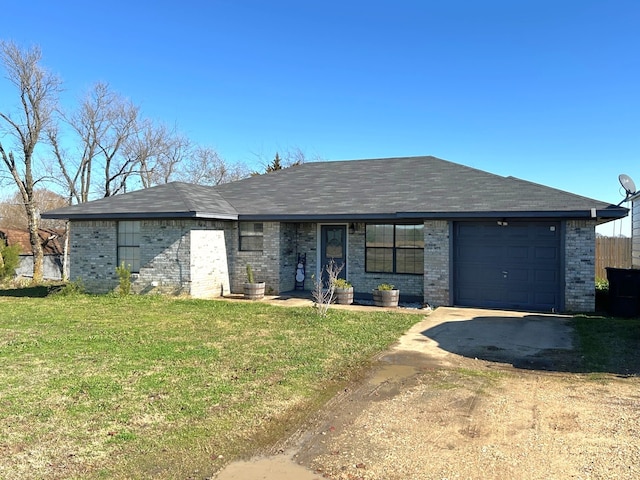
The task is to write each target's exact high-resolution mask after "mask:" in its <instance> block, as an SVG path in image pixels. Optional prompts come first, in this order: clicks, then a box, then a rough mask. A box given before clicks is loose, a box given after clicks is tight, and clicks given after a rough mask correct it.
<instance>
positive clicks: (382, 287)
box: [378, 283, 396, 290]
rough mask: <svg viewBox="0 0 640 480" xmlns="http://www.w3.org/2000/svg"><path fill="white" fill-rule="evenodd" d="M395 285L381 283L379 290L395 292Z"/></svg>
mask: <svg viewBox="0 0 640 480" xmlns="http://www.w3.org/2000/svg"><path fill="white" fill-rule="evenodd" d="M395 288H396V287H395V285H391V284H390V283H381V284H380V285H378V290H395Z"/></svg>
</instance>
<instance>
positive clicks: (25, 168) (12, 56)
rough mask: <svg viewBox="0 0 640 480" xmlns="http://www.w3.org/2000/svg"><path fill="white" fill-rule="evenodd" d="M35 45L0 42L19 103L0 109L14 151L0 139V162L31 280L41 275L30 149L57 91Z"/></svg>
mask: <svg viewBox="0 0 640 480" xmlns="http://www.w3.org/2000/svg"><path fill="white" fill-rule="evenodd" d="M41 58H42V54H41V52H40V49H39V48H38V47H32V48H30V49H28V50H22V49H20V48H19V47H18V46H17V45H16V44H15V43H13V42H0V60H1V61H2V63H3V64H4V67H5V70H6V72H7V79H8V80H9V81H10V82H11V83H12V84H13V85H14V86H15V87H16V88H17V90H18V96H19V99H20V106H19V107H18V108H17V109H16V112H15V114H13V115H12V114H11V113H9V112H8V111H0V120H2V123H1V125H0V129H2V131H4V132H5V133H7V134H8V135H9V136H10V137H12V138H13V139H14V140H15V142H14V147H15V148H16V151H14V150H12V149H10V147H6V146H5V145H3V144H2V143H0V157H1V158H2V164H3V165H4V167H6V169H7V170H8V172H9V173H10V175H11V177H12V178H13V181H14V182H15V184H16V186H17V188H18V191H19V193H20V196H21V197H22V203H23V204H24V208H25V212H26V215H27V221H28V228H29V238H30V243H31V249H32V251H33V281H34V283H38V282H41V281H42V278H43V271H44V270H43V260H44V257H43V250H42V245H41V243H40V237H39V235H38V233H39V232H38V230H39V220H40V214H39V211H38V206H37V203H36V202H35V197H34V191H35V186H36V184H37V182H38V181H39V180H40V178H36V173H35V171H34V170H35V168H34V167H35V166H34V151H35V149H36V146H37V145H38V142H39V141H40V135H41V134H42V133H43V132H44V131H46V130H47V129H48V128H49V127H50V126H51V125H52V123H53V121H54V120H53V113H54V111H55V108H56V104H57V100H58V93H59V91H60V84H61V82H60V80H59V78H58V77H57V76H56V75H54V74H52V73H50V72H48V71H47V70H46V69H44V68H43V67H42V66H41V65H40V60H41Z"/></svg>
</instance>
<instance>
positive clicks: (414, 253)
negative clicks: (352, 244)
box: [365, 224, 424, 275]
mask: <svg viewBox="0 0 640 480" xmlns="http://www.w3.org/2000/svg"><path fill="white" fill-rule="evenodd" d="M365 255H366V258H365V262H366V268H365V270H366V271H367V272H372V273H408V274H416V275H422V274H423V272H424V225H422V224H420V225H367V230H366V254H365Z"/></svg>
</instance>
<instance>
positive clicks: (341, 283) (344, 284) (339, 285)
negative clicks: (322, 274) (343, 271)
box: [333, 278, 352, 289]
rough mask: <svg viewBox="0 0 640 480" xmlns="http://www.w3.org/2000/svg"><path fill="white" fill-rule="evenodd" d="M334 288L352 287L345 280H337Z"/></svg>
mask: <svg viewBox="0 0 640 480" xmlns="http://www.w3.org/2000/svg"><path fill="white" fill-rule="evenodd" d="M333 286H334V287H335V288H344V289H347V288H351V287H352V285H351V283H350V282H347V281H346V280H345V279H344V278H336V279H335V281H334V282H333Z"/></svg>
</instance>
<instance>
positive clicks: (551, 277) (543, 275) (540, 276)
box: [533, 270, 559, 286]
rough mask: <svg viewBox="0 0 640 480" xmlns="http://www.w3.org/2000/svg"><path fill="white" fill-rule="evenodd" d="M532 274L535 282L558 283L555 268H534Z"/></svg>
mask: <svg viewBox="0 0 640 480" xmlns="http://www.w3.org/2000/svg"><path fill="white" fill-rule="evenodd" d="M533 275H534V280H535V282H537V283H548V284H550V285H554V286H555V285H556V284H558V283H559V282H558V280H559V279H558V272H557V271H556V270H535V271H534V272H533Z"/></svg>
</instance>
